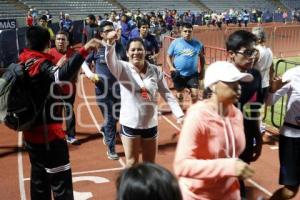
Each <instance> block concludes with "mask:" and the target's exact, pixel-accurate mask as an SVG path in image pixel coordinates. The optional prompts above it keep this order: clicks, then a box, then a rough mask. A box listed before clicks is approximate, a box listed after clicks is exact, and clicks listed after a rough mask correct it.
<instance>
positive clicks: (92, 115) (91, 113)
mask: <svg viewBox="0 0 300 200" xmlns="http://www.w3.org/2000/svg"><path fill="white" fill-rule="evenodd" d="M82 76H83V75H82ZM82 76H81V81H80V88H81V91H82V96H83V99H84V102H85V104H86V106H87V108H88V111H89V113H90V116H91V118H92V120H93V122H94V124H95V125H96V127H97V129H98V131H99V133H100V132H101V127H100V126H99V125H98V122H97V120H96V118H95V115H94V113H93V112H92V109H91V107H90V105H89V102H88V100H87V98H86V94H85V90H84V85H83V77H82ZM118 161H119V163H120V165H121V166H122V167H123V168H124V167H125V166H126V165H125V163H124V161H123V160H122V158H119V160H118Z"/></svg>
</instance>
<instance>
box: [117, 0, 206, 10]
mask: <svg viewBox="0 0 300 200" xmlns="http://www.w3.org/2000/svg"><path fill="white" fill-rule="evenodd" d="M118 2H119V3H120V4H121V5H122V6H123V7H125V8H127V9H130V10H137V9H138V8H139V9H140V10H141V11H143V12H144V11H146V12H147V11H162V10H164V9H165V8H167V9H171V10H172V9H176V10H177V11H178V12H179V13H183V12H186V11H187V10H191V11H194V12H198V11H204V10H205V7H203V6H201V4H200V3H197V2H196V3H194V2H195V1H186V0H176V1H174V0H164V1H161V0H118Z"/></svg>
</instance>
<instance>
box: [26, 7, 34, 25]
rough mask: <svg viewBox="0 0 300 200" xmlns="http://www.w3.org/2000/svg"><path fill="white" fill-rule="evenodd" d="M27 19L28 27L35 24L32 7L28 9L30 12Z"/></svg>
mask: <svg viewBox="0 0 300 200" xmlns="http://www.w3.org/2000/svg"><path fill="white" fill-rule="evenodd" d="M25 20H26V21H25V23H26V26H28V27H31V26H33V21H34V20H33V17H32V12H31V9H30V10H28V12H27V16H26V19H25Z"/></svg>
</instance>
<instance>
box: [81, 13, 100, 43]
mask: <svg viewBox="0 0 300 200" xmlns="http://www.w3.org/2000/svg"><path fill="white" fill-rule="evenodd" d="M85 23H86V25H85V27H84V29H83V35H82V43H83V44H85V43H87V42H88V41H89V40H91V39H92V38H99V27H98V25H97V24H96V17H95V15H92V14H90V15H88V16H87V17H86V19H85Z"/></svg>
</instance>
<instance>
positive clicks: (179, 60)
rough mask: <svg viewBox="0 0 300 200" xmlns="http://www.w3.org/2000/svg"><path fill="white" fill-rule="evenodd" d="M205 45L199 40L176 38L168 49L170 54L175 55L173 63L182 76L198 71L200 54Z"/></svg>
mask: <svg viewBox="0 0 300 200" xmlns="http://www.w3.org/2000/svg"><path fill="white" fill-rule="evenodd" d="M202 48H203V45H202V44H201V43H200V42H198V41H197V40H194V39H192V40H191V41H187V40H185V39H183V38H177V39H175V40H174V41H173V42H172V43H171V45H170V46H169V49H168V55H169V56H172V57H174V60H173V63H174V67H175V69H176V70H177V71H179V72H180V75H182V76H191V75H193V74H195V73H198V56H199V54H200V52H201V51H202Z"/></svg>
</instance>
